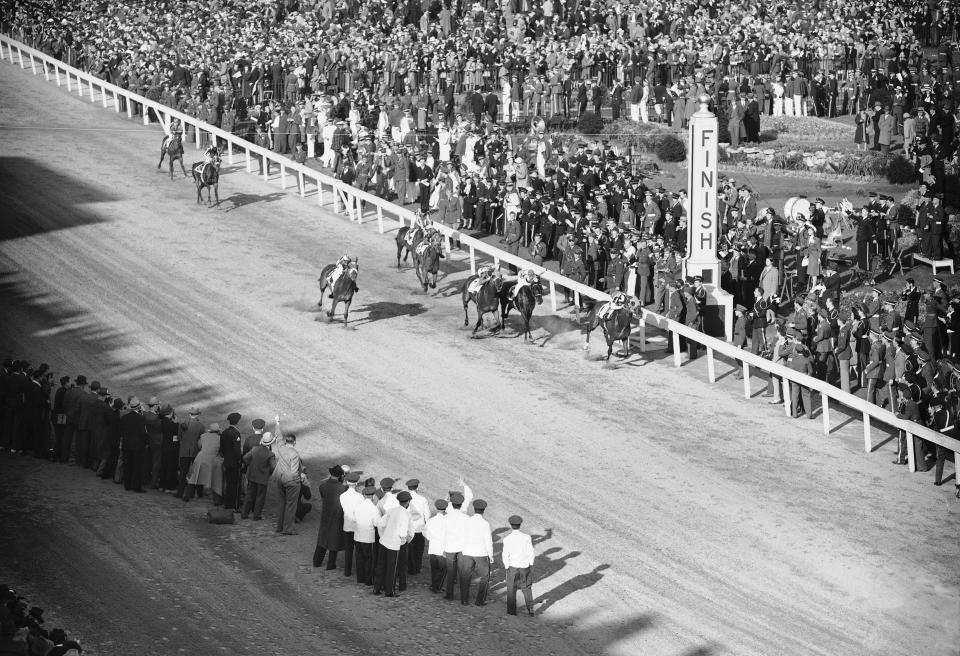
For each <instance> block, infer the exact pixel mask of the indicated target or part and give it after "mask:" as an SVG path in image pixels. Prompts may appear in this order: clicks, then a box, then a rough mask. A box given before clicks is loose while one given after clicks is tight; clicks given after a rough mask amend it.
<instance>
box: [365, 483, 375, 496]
mask: <svg viewBox="0 0 960 656" xmlns="http://www.w3.org/2000/svg"><path fill="white" fill-rule="evenodd" d="M376 494H377V488H375V487H373V486H372V485H368V486H367V487H365V488H363V496H365V497H372V496H375V495H376Z"/></svg>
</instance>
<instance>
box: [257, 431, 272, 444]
mask: <svg viewBox="0 0 960 656" xmlns="http://www.w3.org/2000/svg"><path fill="white" fill-rule="evenodd" d="M271 444H273V433H270V432H266V433H264V434H263V437H261V438H260V446H270V445H271Z"/></svg>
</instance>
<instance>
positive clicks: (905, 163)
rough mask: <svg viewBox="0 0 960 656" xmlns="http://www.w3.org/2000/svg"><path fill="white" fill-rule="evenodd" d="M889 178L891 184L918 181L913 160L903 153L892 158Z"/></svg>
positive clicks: (888, 172) (888, 170) (888, 168)
mask: <svg viewBox="0 0 960 656" xmlns="http://www.w3.org/2000/svg"><path fill="white" fill-rule="evenodd" d="M887 180H888V181H889V182H890V184H911V183H914V182H916V181H917V169H916V167H915V166H914V165H913V162H911V161H909V160H908V159H907V158H905V157H904V156H903V155H898V156H896V157H894V158H893V159H892V160H890V163H889V165H888V166H887Z"/></svg>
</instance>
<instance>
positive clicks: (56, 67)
mask: <svg viewBox="0 0 960 656" xmlns="http://www.w3.org/2000/svg"><path fill="white" fill-rule="evenodd" d="M0 50H2V48H0ZM53 74H54V75H56V76H57V86H58V87H61V86H63V82H61V81H60V68H59V67H58V66H57V65H56V64H54V65H53Z"/></svg>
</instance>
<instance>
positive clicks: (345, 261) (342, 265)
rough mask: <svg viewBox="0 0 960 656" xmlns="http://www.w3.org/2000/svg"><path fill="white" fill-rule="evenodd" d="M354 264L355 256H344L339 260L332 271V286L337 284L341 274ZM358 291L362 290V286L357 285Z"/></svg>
mask: <svg viewBox="0 0 960 656" xmlns="http://www.w3.org/2000/svg"><path fill="white" fill-rule="evenodd" d="M352 264H353V258H351V257H350V256H349V255H344V256H342V257H341V258H340V259H339V260H337V265H336V266H335V267H334V268H333V271H331V272H330V278H329V280H330V287H333V285H334V284H336V282H337V280H339V279H340V276H342V275H343V272H344V271H346V270H347V269H349V268H350V265H352ZM357 291H360V288H359V287H357Z"/></svg>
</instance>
